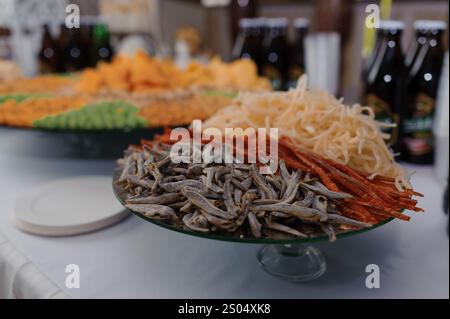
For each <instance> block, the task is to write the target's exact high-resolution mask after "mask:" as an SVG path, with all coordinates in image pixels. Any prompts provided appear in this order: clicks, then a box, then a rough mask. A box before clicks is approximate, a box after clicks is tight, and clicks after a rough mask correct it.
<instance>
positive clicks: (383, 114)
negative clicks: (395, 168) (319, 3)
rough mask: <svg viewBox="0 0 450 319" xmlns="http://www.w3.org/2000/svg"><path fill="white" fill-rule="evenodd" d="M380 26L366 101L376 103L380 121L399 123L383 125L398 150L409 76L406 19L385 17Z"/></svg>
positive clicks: (367, 84) (365, 95) (365, 93)
mask: <svg viewBox="0 0 450 319" xmlns="http://www.w3.org/2000/svg"><path fill="white" fill-rule="evenodd" d="M380 27H381V29H382V31H381V41H380V47H379V50H378V53H377V56H376V57H375V59H374V61H373V65H372V67H371V68H370V71H369V72H368V73H367V76H366V86H365V90H364V97H363V102H364V104H365V105H369V106H370V107H372V109H373V110H374V112H375V117H376V119H377V120H378V121H380V122H383V123H387V124H395V125H396V127H394V128H383V132H385V133H388V134H390V135H391V137H390V139H389V140H388V141H387V142H388V144H390V145H391V146H392V148H393V149H394V150H395V151H398V150H399V144H398V136H399V128H400V111H401V108H402V103H403V98H404V96H403V82H404V78H405V70H404V66H403V53H402V49H401V46H400V38H401V34H402V30H403V23H401V22H399V21H382V23H381V24H380Z"/></svg>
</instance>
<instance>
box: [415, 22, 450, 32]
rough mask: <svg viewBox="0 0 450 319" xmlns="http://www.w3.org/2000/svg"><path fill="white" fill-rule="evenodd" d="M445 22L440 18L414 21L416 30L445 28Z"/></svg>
mask: <svg viewBox="0 0 450 319" xmlns="http://www.w3.org/2000/svg"><path fill="white" fill-rule="evenodd" d="M446 28H447V24H446V23H445V22H444V21H440V20H417V21H415V22H414V29H416V30H445V29H446Z"/></svg>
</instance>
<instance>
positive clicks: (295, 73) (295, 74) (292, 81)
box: [286, 66, 305, 89]
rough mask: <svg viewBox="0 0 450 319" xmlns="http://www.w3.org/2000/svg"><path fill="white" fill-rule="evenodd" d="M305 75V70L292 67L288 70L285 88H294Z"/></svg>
mask: <svg viewBox="0 0 450 319" xmlns="http://www.w3.org/2000/svg"><path fill="white" fill-rule="evenodd" d="M304 73H305V70H303V68H301V67H299V66H292V67H290V68H289V80H288V83H287V85H286V86H287V88H288V89H289V88H295V87H296V86H297V81H298V79H299V78H300V77H301V76H302V75H303V74H304Z"/></svg>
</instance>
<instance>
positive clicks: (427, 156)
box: [402, 21, 446, 164]
mask: <svg viewBox="0 0 450 319" xmlns="http://www.w3.org/2000/svg"><path fill="white" fill-rule="evenodd" d="M421 28H422V29H423V30H424V32H425V33H426V41H425V43H424V44H423V45H422V46H421V48H420V50H419V52H418V53H417V57H416V59H415V61H414V63H413V65H412V66H411V68H410V70H409V73H408V77H407V80H406V101H405V109H404V113H403V125H402V158H403V159H404V160H406V161H408V162H413V163H417V164H432V163H433V154H434V151H433V148H434V146H433V132H432V126H433V117H434V111H435V104H436V95H437V90H438V85H439V78H440V75H441V71H442V64H443V62H444V48H443V45H442V35H443V33H444V30H445V28H446V24H445V23H444V22H442V21H428V22H426V23H424V24H422V27H421Z"/></svg>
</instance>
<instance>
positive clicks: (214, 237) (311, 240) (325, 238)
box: [112, 167, 395, 245]
mask: <svg viewBox="0 0 450 319" xmlns="http://www.w3.org/2000/svg"><path fill="white" fill-rule="evenodd" d="M119 173H120V172H119V168H118V167H116V168H115V169H114V174H113V178H112V188H113V193H114V196H115V197H116V198H117V200H118V201H119V202H120V203H121V204H122V205H123V206H124V208H125V209H127V210H128V211H130V212H131V213H133V215H136V216H138V217H139V218H142V219H144V220H145V221H147V222H150V223H152V224H154V225H156V226H159V227H162V228H166V229H168V230H171V231H175V232H177V233H181V234H185V235H190V236H194V237H199V238H206V239H212V240H218V241H225V242H234V243H243V244H256V245H258V244H260V245H261V244H272V245H285V244H309V243H317V242H322V241H328V240H329V238H328V236H327V235H323V236H317V237H310V238H302V239H269V238H250V237H245V238H241V237H232V236H225V235H217V234H210V233H202V232H196V231H194V230H187V229H181V228H178V227H175V226H172V225H169V224H166V223H164V222H161V221H158V220H154V219H151V218H149V217H146V216H144V215H143V214H140V213H138V212H135V211H133V210H131V209H129V208H126V207H125V201H124V200H123V199H122V198H121V197H120V194H119V190H120V187H119V186H117V185H116V184H117V183H116V182H117V177H118V175H119ZM394 219H395V218H394V217H390V218H387V219H385V220H383V221H381V222H379V223H378V224H375V225H373V226H371V227H367V228H360V229H355V230H351V231H343V232H340V233H336V239H342V238H346V237H350V236H353V235H358V234H362V233H365V232H368V231H371V230H374V229H377V228H379V227H381V226H383V225H385V224H387V223H389V222H391V221H393V220H394Z"/></svg>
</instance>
